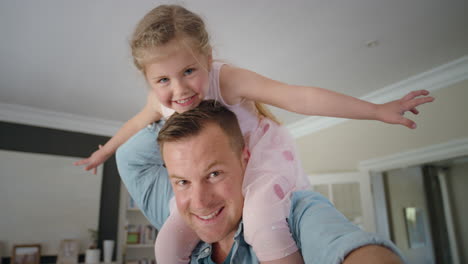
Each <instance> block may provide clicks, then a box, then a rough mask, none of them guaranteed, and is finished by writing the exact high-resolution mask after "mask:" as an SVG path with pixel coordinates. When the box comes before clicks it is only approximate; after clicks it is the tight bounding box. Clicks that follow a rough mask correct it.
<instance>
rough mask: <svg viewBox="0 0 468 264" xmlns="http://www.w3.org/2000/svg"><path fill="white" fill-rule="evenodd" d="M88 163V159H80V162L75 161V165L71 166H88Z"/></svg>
mask: <svg viewBox="0 0 468 264" xmlns="http://www.w3.org/2000/svg"><path fill="white" fill-rule="evenodd" d="M88 162H89V159H82V160H79V161H75V163H73V165H75V166H80V165H84V164H88Z"/></svg>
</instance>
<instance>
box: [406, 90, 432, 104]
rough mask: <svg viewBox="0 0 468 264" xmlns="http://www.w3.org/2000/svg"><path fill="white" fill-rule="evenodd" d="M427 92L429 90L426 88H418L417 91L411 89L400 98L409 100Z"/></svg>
mask: <svg viewBox="0 0 468 264" xmlns="http://www.w3.org/2000/svg"><path fill="white" fill-rule="evenodd" d="M428 94H429V91H427V90H418V91H412V92H410V93H408V94H407V95H405V96H404V97H403V98H402V99H403V100H405V101H409V100H411V99H413V98H415V97H417V96H421V95H428Z"/></svg>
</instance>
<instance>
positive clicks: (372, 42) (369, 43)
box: [366, 40, 380, 48]
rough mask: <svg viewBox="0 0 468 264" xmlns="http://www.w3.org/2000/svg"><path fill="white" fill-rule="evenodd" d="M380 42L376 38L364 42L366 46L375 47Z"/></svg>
mask: <svg viewBox="0 0 468 264" xmlns="http://www.w3.org/2000/svg"><path fill="white" fill-rule="evenodd" d="M379 44H380V42H379V41H378V40H371V41H368V42H367V43H366V47H368V48H375V47H377V46H378V45H379Z"/></svg>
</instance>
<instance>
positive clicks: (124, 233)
mask: <svg viewBox="0 0 468 264" xmlns="http://www.w3.org/2000/svg"><path fill="white" fill-rule="evenodd" d="M120 193H121V196H120V209H119V210H120V212H119V213H120V215H119V238H118V240H119V242H118V245H117V246H118V249H119V250H118V258H117V261H118V263H123V264H155V263H156V261H155V258H154V241H155V240H154V239H155V238H156V234H157V231H156V229H155V228H154V227H153V226H152V225H151V224H150V222H149V221H148V220H147V219H146V217H145V216H144V215H143V213H142V212H141V211H140V209H139V208H137V207H136V205H135V204H134V203H133V202H132V200H131V198H130V195H129V193H128V191H127V189H126V188H125V185H124V184H122V185H121V188H120Z"/></svg>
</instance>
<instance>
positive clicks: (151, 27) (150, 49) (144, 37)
mask: <svg viewBox="0 0 468 264" xmlns="http://www.w3.org/2000/svg"><path fill="white" fill-rule="evenodd" d="M174 39H178V40H180V41H181V42H182V44H187V45H188V47H187V48H191V49H193V50H194V51H196V52H199V53H200V54H203V55H206V56H210V55H211V45H210V41H209V39H210V38H209V35H208V32H207V31H206V27H205V23H204V22H203V19H202V18H201V17H200V16H199V15H197V14H195V13H193V12H191V11H189V10H187V9H185V8H184V7H182V6H179V5H160V6H158V7H156V8H154V9H153V10H151V11H150V12H149V13H148V14H146V15H145V16H144V17H143V19H141V21H140V22H139V23H138V25H137V27H136V28H135V31H134V32H133V36H132V39H131V41H130V47H131V50H132V56H133V63H134V64H135V66H136V67H137V68H138V70H140V71H141V72H142V73H143V74H145V73H146V72H145V64H147V63H149V62H151V61H153V60H154V59H156V56H157V54H158V53H157V52H156V50H157V48H158V47H161V46H162V45H164V44H167V43H168V42H169V41H171V40H174ZM255 106H256V108H257V111H258V113H259V114H260V115H262V116H265V117H268V118H270V119H271V120H273V121H275V122H277V123H279V122H278V121H277V119H276V118H275V116H273V114H272V113H271V112H270V111H268V109H267V108H266V107H265V106H264V105H262V104H261V103H258V102H255Z"/></svg>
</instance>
